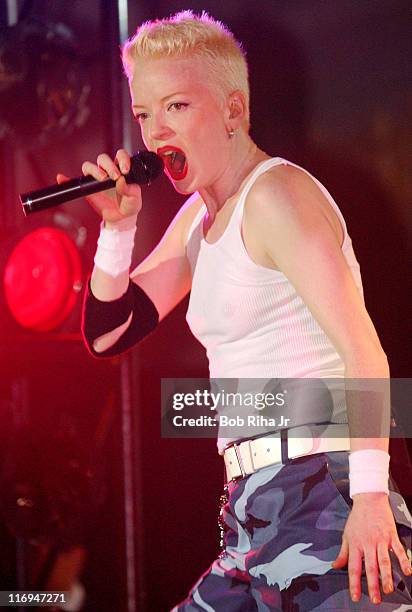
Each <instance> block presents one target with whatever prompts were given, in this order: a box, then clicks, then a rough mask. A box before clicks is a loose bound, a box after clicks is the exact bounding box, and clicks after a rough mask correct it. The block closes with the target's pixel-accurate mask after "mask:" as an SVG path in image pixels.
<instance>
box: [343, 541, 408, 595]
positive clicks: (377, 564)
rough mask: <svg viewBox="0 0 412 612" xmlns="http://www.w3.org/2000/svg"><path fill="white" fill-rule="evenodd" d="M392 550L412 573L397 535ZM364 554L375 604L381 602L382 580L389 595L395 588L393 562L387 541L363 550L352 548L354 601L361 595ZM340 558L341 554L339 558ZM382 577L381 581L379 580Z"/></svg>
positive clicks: (403, 566) (351, 566) (350, 581)
mask: <svg viewBox="0 0 412 612" xmlns="http://www.w3.org/2000/svg"><path fill="white" fill-rule="evenodd" d="M392 550H393V552H394V553H395V554H396V555H397V557H398V560H399V564H400V566H401V568H402V571H403V573H404V574H405V575H407V576H410V575H412V568H411V566H410V563H409V559H408V557H407V555H406V553H405V549H404V547H403V545H402V543H401V542H400V540H399V538H397V536H395V537H394V539H393V540H392ZM362 556H363V557H364V564H365V573H366V579H367V584H368V593H369V597H370V599H371V601H372V603H374V604H379V603H381V593H380V582H381V584H382V591H383V592H384V593H385V594H386V595H388V594H389V593H392V592H393V590H394V586H393V577H392V563H391V558H390V554H389V545H388V543H387V542H379V543H378V544H377V548H376V549H375V546H374V545H370V546H369V547H365V548H364V550H363V552H362V551H361V550H357V549H352V550H351V551H350V554H349V561H348V574H349V590H350V594H351V597H352V599H353V601H358V600H359V598H360V595H361V577H362ZM337 560H338V561H339V560H340V555H339V557H338V559H337ZM379 577H380V581H379Z"/></svg>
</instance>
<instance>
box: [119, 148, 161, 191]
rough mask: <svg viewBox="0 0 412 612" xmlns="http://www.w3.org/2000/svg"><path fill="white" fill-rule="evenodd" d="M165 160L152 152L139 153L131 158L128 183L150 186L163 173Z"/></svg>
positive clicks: (127, 176)
mask: <svg viewBox="0 0 412 612" xmlns="http://www.w3.org/2000/svg"><path fill="white" fill-rule="evenodd" d="M163 168H164V165H163V160H162V158H161V157H159V155H157V154H156V153H153V152H152V151H139V152H138V153H136V154H135V155H133V157H132V158H131V165H130V171H129V173H128V174H127V175H126V177H125V178H126V183H128V184H130V183H137V184H138V185H150V183H151V182H152V181H154V180H155V179H156V178H157V177H158V176H160V175H161V174H162V172H163Z"/></svg>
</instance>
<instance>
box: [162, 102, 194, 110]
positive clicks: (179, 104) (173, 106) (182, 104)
mask: <svg viewBox="0 0 412 612" xmlns="http://www.w3.org/2000/svg"><path fill="white" fill-rule="evenodd" d="M187 106H189V105H188V104H187V103H186V102H172V103H171V104H169V106H168V107H167V110H175V111H180V110H183V109H185V108H186V107H187Z"/></svg>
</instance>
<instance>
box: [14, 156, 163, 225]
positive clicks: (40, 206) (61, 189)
mask: <svg viewBox="0 0 412 612" xmlns="http://www.w3.org/2000/svg"><path fill="white" fill-rule="evenodd" d="M130 161H131V165H130V171H129V172H128V173H127V174H125V175H124V178H125V179H126V183H127V184H128V185H130V184H132V183H137V184H138V185H150V184H151V183H152V182H153V181H154V180H155V179H156V178H157V177H158V176H160V175H161V173H162V172H163V160H162V158H161V157H159V155H156V153H152V151H138V152H137V153H136V154H135V155H133V157H132V158H131V160H130ZM115 185H116V181H114V180H113V179H111V178H106V179H104V180H102V181H98V180H96V179H95V178H93V177H92V176H81V177H79V178H74V179H71V180H70V181H65V182H64V183H61V184H60V185H51V186H50V187H44V188H43V189H38V190H37V191H30V192H28V193H22V194H20V202H21V205H22V207H23V212H24V214H25V215H26V216H27V215H29V214H31V213H34V212H38V211H40V210H46V209H47V208H52V207H53V206H58V205H59V204H63V203H64V202H69V201H70V200H75V199H76V198H83V197H84V196H87V195H91V194H92V193H97V192H98V191H104V190H105V189H111V188H112V187H114V186H115Z"/></svg>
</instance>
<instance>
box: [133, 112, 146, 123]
mask: <svg viewBox="0 0 412 612" xmlns="http://www.w3.org/2000/svg"><path fill="white" fill-rule="evenodd" d="M147 117H148V114H147V113H137V115H135V116H134V120H135V121H137V122H138V123H142V122H143V121H146V119H147Z"/></svg>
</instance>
